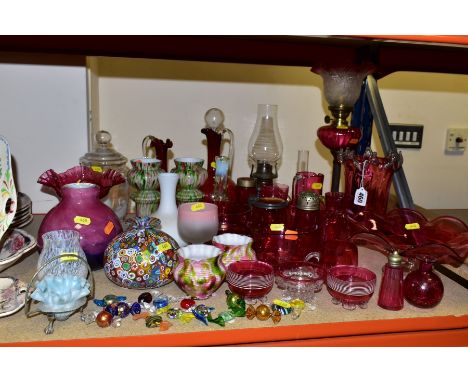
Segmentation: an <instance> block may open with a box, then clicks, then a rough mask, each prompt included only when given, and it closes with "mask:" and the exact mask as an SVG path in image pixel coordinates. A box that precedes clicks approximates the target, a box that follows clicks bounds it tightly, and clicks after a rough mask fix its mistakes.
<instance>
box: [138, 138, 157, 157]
mask: <svg viewBox="0 0 468 382" xmlns="http://www.w3.org/2000/svg"><path fill="white" fill-rule="evenodd" d="M152 140H156V137H154V136H152V135H147V136H146V137H144V138H143V142H142V143H141V150H142V154H143V156H144V157H148V151H149V149H150V148H151V141H152ZM148 141H149V142H150V143H149V145H148ZM155 155H156V152H155ZM155 157H156V156H155Z"/></svg>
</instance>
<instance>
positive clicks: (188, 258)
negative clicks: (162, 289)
mask: <svg viewBox="0 0 468 382" xmlns="http://www.w3.org/2000/svg"><path fill="white" fill-rule="evenodd" d="M221 252H222V251H221V249H219V248H216V247H215V246H213V245H206V244H191V245H188V246H186V247H182V248H180V249H179V251H178V252H177V257H178V259H177V265H176V268H175V270H174V280H175V282H176V283H177V285H178V286H179V288H180V289H182V290H183V291H184V292H185V293H187V294H188V295H189V296H191V297H195V298H198V299H200V300H204V299H207V298H208V297H210V296H211V295H212V294H213V293H214V292H215V291H216V290H217V289H218V288H219V286H220V285H221V283H222V282H223V281H224V278H225V276H226V268H225V267H224V265H223V263H222V262H221V261H219V259H220V254H221Z"/></svg>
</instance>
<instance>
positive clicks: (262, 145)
mask: <svg viewBox="0 0 468 382" xmlns="http://www.w3.org/2000/svg"><path fill="white" fill-rule="evenodd" d="M277 113H278V106H277V105H269V104H260V105H258V107H257V121H256V123H255V129H254V131H253V132H252V135H251V136H250V140H249V146H248V153H249V162H250V163H251V166H252V172H251V174H250V177H252V178H255V179H256V181H257V189H260V188H261V186H262V185H267V184H272V183H273V179H275V178H277V177H278V168H277V167H278V162H279V161H280V160H281V156H282V154H283V142H282V140H281V135H280V132H279V128H278V118H277ZM254 168H255V171H254Z"/></svg>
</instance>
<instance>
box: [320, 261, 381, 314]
mask: <svg viewBox="0 0 468 382" xmlns="http://www.w3.org/2000/svg"><path fill="white" fill-rule="evenodd" d="M376 279H377V277H376V275H375V273H374V272H372V271H371V270H369V269H367V268H363V267H357V266H353V265H337V266H335V267H332V268H330V269H329V270H328V273H327V289H328V292H329V293H330V295H331V296H332V297H333V299H332V302H333V303H334V304H342V305H343V308H345V309H349V310H353V309H355V308H356V306H359V307H360V308H363V309H364V308H367V302H368V301H369V300H370V298H371V297H372V295H373V294H374V288H375V284H376Z"/></svg>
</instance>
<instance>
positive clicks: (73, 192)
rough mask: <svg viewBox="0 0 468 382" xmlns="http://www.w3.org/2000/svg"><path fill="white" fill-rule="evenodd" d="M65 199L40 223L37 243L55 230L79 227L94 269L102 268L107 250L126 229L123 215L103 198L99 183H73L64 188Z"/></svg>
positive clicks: (83, 246) (88, 258) (85, 250)
mask: <svg viewBox="0 0 468 382" xmlns="http://www.w3.org/2000/svg"><path fill="white" fill-rule="evenodd" d="M61 193H62V200H61V201H60V202H59V204H57V205H56V206H55V207H54V208H52V209H51V210H50V211H49V212H48V213H47V215H46V216H45V217H44V220H43V221H42V223H41V226H40V227H39V232H38V236H37V244H38V247H39V248H42V235H43V234H44V233H46V232H50V231H55V230H76V231H78V232H79V233H80V245H81V247H82V248H83V251H84V252H85V254H86V258H87V260H88V263H89V265H90V267H91V268H92V269H98V268H102V266H103V261H104V251H105V249H106V247H107V245H108V244H109V243H110V241H111V240H112V239H113V238H114V237H115V236H117V235H118V234H119V233H121V232H122V226H121V224H120V221H119V218H118V217H117V215H116V214H115V213H114V211H112V209H111V208H110V207H108V206H106V205H105V204H104V203H103V202H101V200H100V199H99V187H98V186H97V185H95V184H91V183H70V184H67V185H65V186H63V187H62V188H61Z"/></svg>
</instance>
